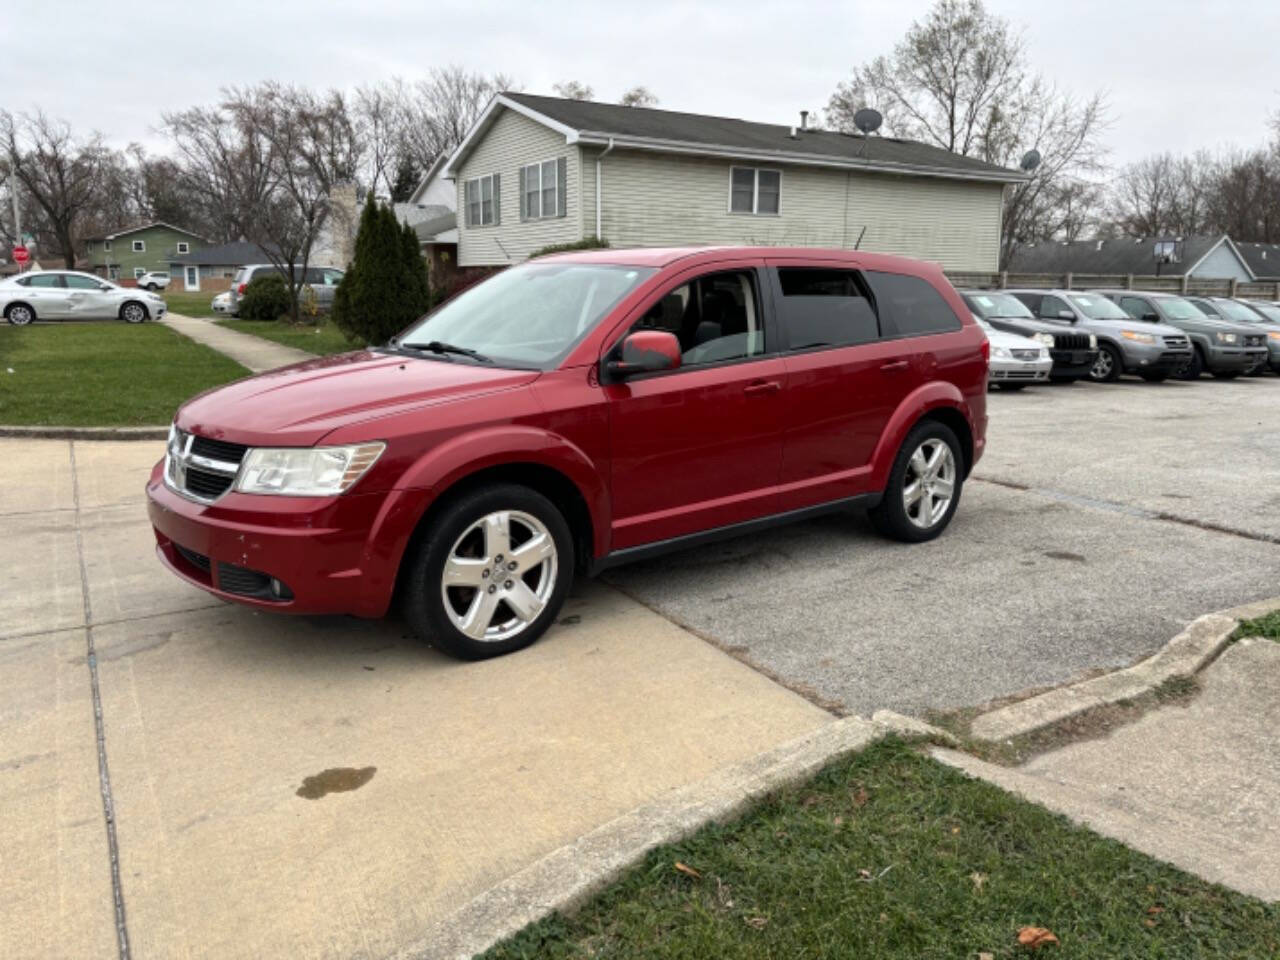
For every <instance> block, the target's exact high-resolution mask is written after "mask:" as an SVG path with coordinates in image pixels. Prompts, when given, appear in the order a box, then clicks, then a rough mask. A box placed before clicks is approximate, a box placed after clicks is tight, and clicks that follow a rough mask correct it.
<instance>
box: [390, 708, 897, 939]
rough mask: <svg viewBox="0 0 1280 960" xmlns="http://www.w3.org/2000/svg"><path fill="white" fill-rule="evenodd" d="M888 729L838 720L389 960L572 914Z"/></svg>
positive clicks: (590, 837)
mask: <svg viewBox="0 0 1280 960" xmlns="http://www.w3.org/2000/svg"><path fill="white" fill-rule="evenodd" d="M892 729H893V728H892V726H891V725H889V724H881V723H872V722H870V721H867V720H864V719H862V718H860V717H845V718H843V719H840V720H835V721H833V722H831V723H829V724H827V725H826V726H824V727H822V728H820V729H818V730H815V731H813V732H812V733H808V734H805V735H804V736H802V737H798V738H797V739H795V740H791V741H789V742H787V743H784V744H782V745H781V746H779V747H775V748H774V749H773V750H770V751H768V752H766V753H762V754H760V755H759V756H757V757H754V758H752V759H751V760H747V761H745V762H743V763H740V764H738V765H736V766H733V767H729V768H727V769H725V770H721V771H719V772H717V773H714V774H712V775H711V776H709V777H706V778H704V779H703V780H700V781H698V782H697V783H694V784H690V785H689V786H686V787H682V788H681V789H679V790H677V791H675V792H674V793H672V794H671V795H669V796H667V797H664V798H663V799H661V800H657V801H654V802H653V803H650V804H647V805H645V806H642V807H637V808H636V809H635V810H632V811H631V812H630V813H626V814H623V815H622V816H621V817H618V818H617V819H616V820H613V821H611V822H609V823H606V824H605V825H604V826H601V827H598V828H597V829H595V830H593V831H591V832H590V833H588V834H586V835H585V836H583V837H581V838H579V839H578V840H576V841H574V842H573V843H570V844H567V845H565V846H563V847H561V848H559V849H558V850H555V851H553V852H552V853H550V854H548V855H547V856H545V857H543V858H542V859H541V860H538V861H537V862H535V863H533V864H530V865H529V866H528V867H526V868H525V869H523V870H521V871H520V872H518V873H516V874H515V875H513V876H511V877H509V878H508V879H506V880H504V881H503V882H501V883H499V884H498V885H497V886H495V887H493V888H491V889H490V890H487V891H485V892H484V893H482V894H480V896H478V897H476V898H475V899H473V900H472V901H471V902H470V903H467V904H466V905H465V906H463V907H462V908H461V909H459V910H457V911H456V912H455V913H453V914H452V915H450V916H448V917H445V918H444V919H443V920H439V921H437V922H436V923H434V924H433V925H432V926H431V927H430V929H428V930H427V932H426V934H425V935H424V936H423V937H422V938H421V939H420V940H419V941H418V942H417V943H415V944H413V945H411V946H409V947H406V948H404V949H402V950H400V951H399V952H398V953H395V954H393V956H394V957H397V958H402V960H409V958H414V960H437V958H439V960H444V958H448V960H454V958H458V960H461V958H470V957H473V956H474V955H475V954H477V953H480V952H481V951H483V950H486V949H488V948H489V947H490V946H492V945H493V944H494V943H496V942H497V941H499V940H502V939H503V938H505V937H509V936H511V935H513V934H515V933H517V932H518V931H520V930H521V929H523V928H524V927H525V926H527V925H528V924H530V923H533V922H534V921H536V920H540V919H542V918H543V917H544V916H546V915H547V914H549V913H551V912H552V911H559V912H561V913H570V912H572V911H573V910H575V909H577V908H578V907H580V906H581V905H582V904H583V903H584V902H585V901H586V900H587V899H588V898H589V897H591V896H592V895H593V894H595V893H597V892H598V891H599V890H601V889H602V888H603V887H605V886H606V885H607V884H608V883H610V882H611V881H613V880H614V879H616V878H617V877H618V875H619V874H621V873H622V871H623V870H625V869H626V868H628V867H630V866H632V865H633V864H635V863H637V862H638V861H640V860H641V859H642V858H643V857H644V856H645V854H647V853H648V852H649V851H650V850H652V849H653V848H655V847H658V846H661V845H663V844H666V843H674V842H676V841H678V840H681V839H682V838H684V837H687V836H689V835H690V834H691V833H693V832H694V831H696V830H698V829H699V828H700V827H703V826H705V825H706V824H708V823H711V822H725V821H729V820H732V819H734V818H735V817H736V816H739V815H740V814H741V813H742V812H743V811H744V809H745V808H746V807H747V806H748V805H749V804H751V803H752V802H753V801H755V800H757V799H759V798H760V797H763V796H765V795H766V794H768V793H770V792H772V791H774V790H777V789H778V788H779V787H782V786H784V785H786V784H789V783H794V782H796V781H799V780H803V779H805V778H807V777H809V776H811V775H812V774H814V773H816V772H817V771H818V770H819V769H820V768H822V767H823V766H825V765H826V764H828V763H830V762H831V761H832V760H834V759H836V758H838V757H841V756H844V755H846V754H849V753H854V752H856V751H858V750H861V749H863V748H865V747H866V746H868V745H869V744H871V743H873V742H875V741H876V740H878V739H880V738H881V737H883V736H885V735H886V734H887V733H889V732H890V731H891V730H892Z"/></svg>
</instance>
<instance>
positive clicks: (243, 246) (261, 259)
mask: <svg viewBox="0 0 1280 960" xmlns="http://www.w3.org/2000/svg"><path fill="white" fill-rule="evenodd" d="M173 262H174V263H188V264H191V265H193V266H201V267H228V266H231V267H242V266H244V265H245V264H246V263H265V262H267V255H266V253H264V252H263V250H262V248H261V247H260V246H258V245H257V244H256V243H246V242H245V241H243V240H240V241H237V242H235V243H223V244H219V245H218V246H216V247H204V248H203V249H201V250H195V251H192V252H191V253H187V254H183V255H182V256H180V257H175V258H174V260H173Z"/></svg>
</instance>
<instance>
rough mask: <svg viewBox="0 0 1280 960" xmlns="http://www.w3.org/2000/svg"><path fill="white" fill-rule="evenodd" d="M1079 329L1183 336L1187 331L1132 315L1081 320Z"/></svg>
mask: <svg viewBox="0 0 1280 960" xmlns="http://www.w3.org/2000/svg"><path fill="white" fill-rule="evenodd" d="M1077 326H1078V327H1080V329H1082V330H1084V331H1086V332H1090V331H1092V332H1094V333H1097V332H1098V331H1101V330H1105V331H1107V332H1109V333H1116V334H1118V333H1119V332H1120V331H1121V330H1132V331H1134V332H1135V333H1150V334H1153V335H1155V336H1157V337H1185V336H1186V335H1187V332H1186V331H1185V330H1182V329H1180V328H1178V327H1175V326H1172V325H1170V324H1168V323H1152V322H1150V321H1149V320H1134V319H1133V318H1132V317H1126V318H1125V319H1123V320H1093V319H1089V320H1081V321H1080V322H1079V323H1078V324H1077Z"/></svg>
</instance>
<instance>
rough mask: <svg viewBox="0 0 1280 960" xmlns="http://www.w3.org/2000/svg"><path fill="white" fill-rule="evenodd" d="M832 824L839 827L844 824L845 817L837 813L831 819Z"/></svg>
mask: <svg viewBox="0 0 1280 960" xmlns="http://www.w3.org/2000/svg"><path fill="white" fill-rule="evenodd" d="M831 822H832V823H833V824H834V825H835V826H837V827H838V826H840V825H841V824H842V823H844V817H842V816H840V814H838V813H837V814H836V815H835V816H834V817H832V818H831Z"/></svg>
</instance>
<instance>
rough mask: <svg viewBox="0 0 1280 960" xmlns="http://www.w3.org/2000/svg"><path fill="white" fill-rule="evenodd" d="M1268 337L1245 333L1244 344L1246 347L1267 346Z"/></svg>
mask: <svg viewBox="0 0 1280 960" xmlns="http://www.w3.org/2000/svg"><path fill="white" fill-rule="evenodd" d="M1266 343H1267V341H1266V338H1265V337H1263V336H1262V334H1260V333H1259V334H1252V333H1250V334H1245V338H1244V345H1245V346H1246V347H1263V346H1266Z"/></svg>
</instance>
